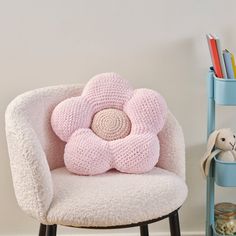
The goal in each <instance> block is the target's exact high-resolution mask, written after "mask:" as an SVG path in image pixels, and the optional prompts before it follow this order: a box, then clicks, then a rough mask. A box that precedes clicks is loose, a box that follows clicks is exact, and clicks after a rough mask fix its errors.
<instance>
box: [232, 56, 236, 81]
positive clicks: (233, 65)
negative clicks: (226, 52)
mask: <svg viewBox="0 0 236 236" xmlns="http://www.w3.org/2000/svg"><path fill="white" fill-rule="evenodd" d="M231 62H232V67H233V71H234V78H235V79H236V66H235V60H234V55H233V54H232V53H231Z"/></svg>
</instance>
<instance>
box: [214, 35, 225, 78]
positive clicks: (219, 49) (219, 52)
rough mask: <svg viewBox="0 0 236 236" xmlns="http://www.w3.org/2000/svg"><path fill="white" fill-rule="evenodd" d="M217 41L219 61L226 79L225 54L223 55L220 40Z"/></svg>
mask: <svg viewBox="0 0 236 236" xmlns="http://www.w3.org/2000/svg"><path fill="white" fill-rule="evenodd" d="M215 40H216V46H217V52H218V56H219V59H220V66H221V70H222V74H223V77H224V78H227V74H226V69H225V63H224V59H223V54H222V50H221V44H220V39H219V38H215Z"/></svg>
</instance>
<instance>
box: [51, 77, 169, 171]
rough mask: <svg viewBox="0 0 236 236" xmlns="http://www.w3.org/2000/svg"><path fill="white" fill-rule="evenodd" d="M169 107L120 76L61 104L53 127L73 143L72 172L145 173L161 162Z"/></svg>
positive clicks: (98, 80) (97, 81)
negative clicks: (160, 136) (161, 139)
mask: <svg viewBox="0 0 236 236" xmlns="http://www.w3.org/2000/svg"><path fill="white" fill-rule="evenodd" d="M166 113H167V106H166V103H165V100H164V99H163V98H162V96H161V95H160V94H159V93H157V92H155V91H153V90H149V89H137V90H133V89H132V88H131V87H130V85H129V84H128V82H127V81H126V80H123V79H122V78H121V77H120V76H119V75H117V74H115V73H104V74H100V75H97V76H95V77H93V78H92V79H91V80H90V81H89V82H88V83H87V85H86V86H85V87H84V89H83V92H82V94H81V96H78V97H72V98H69V99H66V100H65V101H62V102H61V103H59V104H58V105H57V106H56V107H55V109H54V110H53V113H52V117H51V124H52V128H53V130H54V132H55V133H56V134H57V135H58V137H59V138H60V139H61V140H63V141H65V142H67V144H66V146H65V152H64V161H65V165H66V167H67V169H68V170H69V171H71V172H73V173H76V174H80V175H95V174H100V173H103V172H106V171H108V170H110V169H112V168H115V169H117V170H119V171H121V172H126V173H143V172H147V171H149V170H151V169H152V168H153V167H154V166H155V165H156V164H157V162H158V158H159V149H160V147H159V140H158V137H157V134H158V133H159V132H160V130H161V129H162V127H163V125H164V122H165V118H166Z"/></svg>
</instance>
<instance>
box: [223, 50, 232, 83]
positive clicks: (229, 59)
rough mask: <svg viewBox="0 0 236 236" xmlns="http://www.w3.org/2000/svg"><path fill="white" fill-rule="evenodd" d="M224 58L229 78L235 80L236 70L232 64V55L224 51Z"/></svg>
mask: <svg viewBox="0 0 236 236" xmlns="http://www.w3.org/2000/svg"><path fill="white" fill-rule="evenodd" d="M223 57H224V62H225V67H226V72H227V78H228V79H234V69H233V64H232V54H231V53H230V52H229V51H228V50H227V49H225V50H223Z"/></svg>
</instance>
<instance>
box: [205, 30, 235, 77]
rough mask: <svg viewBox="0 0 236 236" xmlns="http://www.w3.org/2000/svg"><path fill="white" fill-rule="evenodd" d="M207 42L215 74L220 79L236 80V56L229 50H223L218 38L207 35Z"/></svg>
mask: <svg viewBox="0 0 236 236" xmlns="http://www.w3.org/2000/svg"><path fill="white" fill-rule="evenodd" d="M207 42H208V46H209V50H210V54H211V60H212V64H213V68H214V71H215V74H216V76H217V77H218V78H223V79H236V66H235V61H234V55H233V54H232V53H231V52H229V50H227V49H225V50H223V51H222V50H221V44H220V40H219V38H218V37H216V36H215V35H212V34H207Z"/></svg>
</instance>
